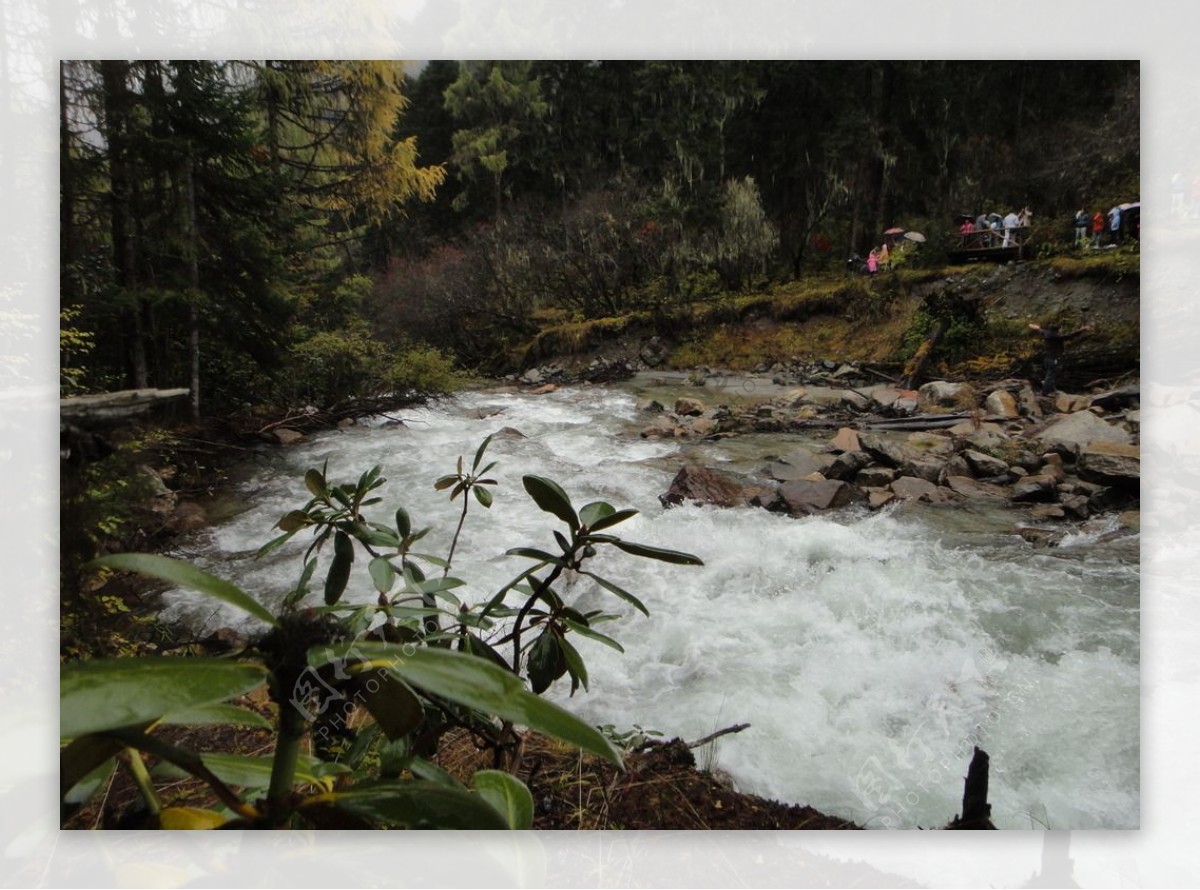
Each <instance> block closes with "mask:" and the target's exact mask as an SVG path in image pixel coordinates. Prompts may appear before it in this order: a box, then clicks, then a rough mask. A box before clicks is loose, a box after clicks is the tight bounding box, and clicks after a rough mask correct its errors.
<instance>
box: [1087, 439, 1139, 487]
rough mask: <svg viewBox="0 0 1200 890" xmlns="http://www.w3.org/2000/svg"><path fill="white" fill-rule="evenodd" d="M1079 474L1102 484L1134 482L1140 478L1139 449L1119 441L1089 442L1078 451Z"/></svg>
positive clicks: (1090, 480)
mask: <svg viewBox="0 0 1200 890" xmlns="http://www.w3.org/2000/svg"><path fill="white" fill-rule="evenodd" d="M1079 475H1080V476H1081V477H1082V478H1084V479H1087V480H1088V481H1089V482H1099V483H1101V484H1104V485H1108V484H1120V483H1124V484H1136V483H1137V482H1138V480H1139V479H1140V478H1141V451H1140V450H1139V449H1138V447H1137V446H1136V445H1126V444H1122V443H1120V442H1091V443H1089V444H1088V445H1086V446H1084V448H1083V449H1082V450H1081V451H1080V452H1079Z"/></svg>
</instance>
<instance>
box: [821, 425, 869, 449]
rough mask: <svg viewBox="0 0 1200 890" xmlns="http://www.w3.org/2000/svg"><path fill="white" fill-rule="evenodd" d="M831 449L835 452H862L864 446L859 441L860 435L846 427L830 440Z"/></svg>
mask: <svg viewBox="0 0 1200 890" xmlns="http://www.w3.org/2000/svg"><path fill="white" fill-rule="evenodd" d="M829 447H830V448H832V449H833V450H834V451H862V444H861V443H860V442H859V441H858V433H856V432H855V431H854V430H852V429H851V428H850V427H848V426H844V427H842V428H841V429H840V430H838V431H837V435H836V436H834V437H833V438H832V439H830V440H829Z"/></svg>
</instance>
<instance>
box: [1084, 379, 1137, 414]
mask: <svg viewBox="0 0 1200 890" xmlns="http://www.w3.org/2000/svg"><path fill="white" fill-rule="evenodd" d="M1141 397H1142V392H1141V387H1140V386H1139V385H1137V384H1134V385H1132V386H1122V387H1121V388H1120V389H1114V390H1110V391H1109V392H1102V393H1099V394H1098V395H1094V396H1092V397H1091V400H1090V401H1091V404H1092V405H1096V406H1099V407H1101V408H1103V409H1104V410H1105V411H1122V410H1125V409H1127V408H1137V407H1138V406H1139V405H1140V404H1141Z"/></svg>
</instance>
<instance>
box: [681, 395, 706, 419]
mask: <svg viewBox="0 0 1200 890" xmlns="http://www.w3.org/2000/svg"><path fill="white" fill-rule="evenodd" d="M675 413H676V414H678V415H679V416H680V417H699V416H700V415H701V414H703V413H704V403H703V402H701V401H700V400H699V399H687V398H683V399H676V400H675Z"/></svg>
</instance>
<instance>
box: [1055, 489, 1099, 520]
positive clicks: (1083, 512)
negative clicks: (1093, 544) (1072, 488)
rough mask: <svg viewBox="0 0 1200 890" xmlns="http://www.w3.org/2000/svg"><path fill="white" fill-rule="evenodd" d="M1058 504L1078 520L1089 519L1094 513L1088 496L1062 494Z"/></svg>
mask: <svg viewBox="0 0 1200 890" xmlns="http://www.w3.org/2000/svg"><path fill="white" fill-rule="evenodd" d="M1058 502H1059V503H1060V504H1062V506H1063V509H1064V510H1066V511H1067V512H1068V513H1070V514H1071V515H1072V516H1074V517H1075V518H1076V519H1087V518H1088V516H1090V515H1091V513H1092V511H1091V508H1090V507H1089V504H1088V498H1087V495H1083V494H1062V495H1059V498H1058Z"/></svg>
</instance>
